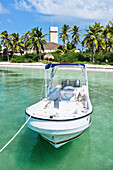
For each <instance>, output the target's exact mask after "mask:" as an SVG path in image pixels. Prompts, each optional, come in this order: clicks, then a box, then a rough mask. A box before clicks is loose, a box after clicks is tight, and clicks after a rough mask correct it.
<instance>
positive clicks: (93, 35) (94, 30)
mask: <svg viewBox="0 0 113 170" xmlns="http://www.w3.org/2000/svg"><path fill="white" fill-rule="evenodd" d="M102 28H103V26H100V23H97V22H95V25H92V26H91V25H89V29H84V30H85V31H86V32H87V34H84V35H83V36H85V38H84V40H83V41H82V44H83V46H86V47H87V48H89V49H91V50H92V61H93V62H94V54H95V50H96V49H99V44H100V43H99V42H100V41H101V33H102Z"/></svg>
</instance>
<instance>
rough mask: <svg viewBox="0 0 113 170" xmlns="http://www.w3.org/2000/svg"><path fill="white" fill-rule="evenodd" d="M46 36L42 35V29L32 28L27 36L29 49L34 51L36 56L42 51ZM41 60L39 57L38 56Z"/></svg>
mask: <svg viewBox="0 0 113 170" xmlns="http://www.w3.org/2000/svg"><path fill="white" fill-rule="evenodd" d="M46 35H48V34H44V35H43V34H42V28H40V29H39V28H38V27H37V28H33V29H32V30H31V32H30V34H29V36H30V47H31V48H33V50H36V53H37V54H39V55H40V54H41V50H42V51H44V47H43V44H46V40H47V39H46V38H44V37H45V36H46ZM40 60H41V56H40Z"/></svg>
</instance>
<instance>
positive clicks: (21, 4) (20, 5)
mask: <svg viewBox="0 0 113 170" xmlns="http://www.w3.org/2000/svg"><path fill="white" fill-rule="evenodd" d="M14 7H15V9H17V10H25V11H29V12H31V11H32V7H33V6H31V4H29V2H28V1H25V0H20V1H17V0H15V4H14Z"/></svg>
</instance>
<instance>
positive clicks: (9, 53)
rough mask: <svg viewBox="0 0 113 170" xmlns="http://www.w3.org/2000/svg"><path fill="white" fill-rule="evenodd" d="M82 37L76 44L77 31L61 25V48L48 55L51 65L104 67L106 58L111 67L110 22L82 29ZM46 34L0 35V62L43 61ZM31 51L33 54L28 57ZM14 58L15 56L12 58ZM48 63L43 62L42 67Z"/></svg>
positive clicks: (112, 36) (36, 30)
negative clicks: (65, 63) (83, 64)
mask: <svg viewBox="0 0 113 170" xmlns="http://www.w3.org/2000/svg"><path fill="white" fill-rule="evenodd" d="M84 30H85V31H86V33H85V34H84V35H83V40H82V41H80V34H81V31H80V30H79V27H78V26H76V25H75V26H73V27H72V28H70V26H69V25H66V24H64V25H62V26H61V30H60V33H59V37H60V39H61V40H62V42H63V45H61V46H60V48H59V49H57V51H56V52H51V54H52V55H53V56H54V61H55V62H61V63H63V62H79V61H80V62H90V63H96V64H103V63H105V59H106V58H107V59H108V61H109V64H112V63H113V52H112V51H113V22H112V21H109V23H108V24H107V25H106V27H104V26H102V25H100V23H97V22H95V23H94V24H93V25H89V28H88V29H84ZM46 35H47V34H43V33H42V28H39V27H37V28H33V29H31V31H27V32H25V33H23V35H22V37H20V36H19V33H11V34H8V32H7V31H6V30H5V31H2V32H1V33H0V39H1V42H0V61H10V62H16V63H17V62H38V61H40V60H43V57H44V55H45V53H44V46H43V45H44V44H45V45H47V43H46V38H45V36H46ZM78 45H79V46H81V47H82V52H81V51H80V52H77V53H75V52H74V51H75V50H77V46H78ZM31 50H32V51H33V52H34V53H30V52H31ZM15 54H17V55H15ZM46 62H48V61H45V60H44V61H43V63H46Z"/></svg>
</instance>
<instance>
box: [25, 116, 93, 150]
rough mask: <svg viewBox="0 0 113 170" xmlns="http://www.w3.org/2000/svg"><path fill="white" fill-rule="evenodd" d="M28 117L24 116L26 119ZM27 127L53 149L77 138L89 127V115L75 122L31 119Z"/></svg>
mask: <svg viewBox="0 0 113 170" xmlns="http://www.w3.org/2000/svg"><path fill="white" fill-rule="evenodd" d="M28 117H29V116H26V119H28ZM27 125H28V127H29V128H30V129H32V130H34V131H36V132H38V133H39V134H40V135H41V136H42V137H43V138H44V139H46V140H47V141H48V142H49V143H51V144H52V145H53V146H54V147H55V148H59V147H61V146H62V145H64V144H66V143H68V142H69V141H71V140H73V139H75V138H77V137H79V136H80V135H81V134H82V133H83V131H84V130H85V129H86V128H88V127H89V126H90V125H91V115H88V116H86V117H84V118H80V119H75V120H66V121H65V120H64V121H50V120H40V119H35V118H31V119H30V120H29V122H28V124H27Z"/></svg>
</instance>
